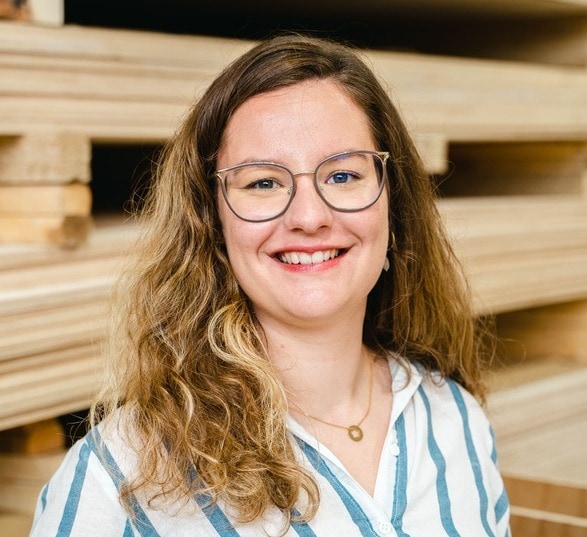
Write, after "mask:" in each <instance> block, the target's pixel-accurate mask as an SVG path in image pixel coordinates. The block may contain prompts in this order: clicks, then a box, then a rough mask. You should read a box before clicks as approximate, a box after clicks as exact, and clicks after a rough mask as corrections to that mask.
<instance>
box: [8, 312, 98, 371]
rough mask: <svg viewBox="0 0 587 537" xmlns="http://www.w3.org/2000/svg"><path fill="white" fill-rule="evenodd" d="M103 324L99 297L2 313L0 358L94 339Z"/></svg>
mask: <svg viewBox="0 0 587 537" xmlns="http://www.w3.org/2000/svg"><path fill="white" fill-rule="evenodd" d="M105 324H106V305H105V303H104V302H98V301H96V302H94V303H90V304H81V305H80V304H75V305H73V306H64V307H61V308H59V309H55V310H42V311H40V312H30V313H26V314H19V315H11V316H6V317H3V318H2V323H1V325H0V361H2V360H12V359H14V358H19V357H24V356H29V355H33V354H38V353H42V352H48V351H52V350H58V349H62V348H68V347H71V346H75V345H84V344H87V343H96V342H98V341H100V339H101V338H102V336H103V334H104V330H105ZM0 382H2V379H0Z"/></svg>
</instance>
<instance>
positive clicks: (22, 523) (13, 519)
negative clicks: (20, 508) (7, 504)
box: [0, 511, 33, 537]
mask: <svg viewBox="0 0 587 537" xmlns="http://www.w3.org/2000/svg"><path fill="white" fill-rule="evenodd" d="M32 523H33V516H32V515H30V514H26V515H25V514H18V513H5V512H1V511H0V528H2V529H0V536H1V537H28V535H29V533H30V531H31V525H32Z"/></svg>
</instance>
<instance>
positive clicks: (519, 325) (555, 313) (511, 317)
mask: <svg viewBox="0 0 587 537" xmlns="http://www.w3.org/2000/svg"><path fill="white" fill-rule="evenodd" d="M586 327H587V301H586V300H579V301H574V302H568V303H562V304H551V305H548V306H543V307H541V308H531V309H528V310H522V311H513V312H509V313H505V314H503V315H500V316H498V318H497V329H498V333H499V336H500V338H501V339H502V340H503V341H504V345H505V348H506V350H507V352H508V355H509V356H511V357H513V358H514V359H518V360H520V359H522V358H523V357H524V356H528V357H531V358H532V359H536V358H545V357H550V356H558V357H561V358H564V359H565V360H567V361H569V360H570V361H574V362H583V363H585V364H587V330H586Z"/></svg>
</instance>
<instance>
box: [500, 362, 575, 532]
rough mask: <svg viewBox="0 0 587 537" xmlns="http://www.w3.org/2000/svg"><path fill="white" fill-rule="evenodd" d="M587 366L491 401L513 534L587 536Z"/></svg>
mask: <svg viewBox="0 0 587 537" xmlns="http://www.w3.org/2000/svg"><path fill="white" fill-rule="evenodd" d="M586 383H587V367H586V365H585V364H584V365H583V366H582V367H575V369H574V370H573V371H569V372H566V373H559V374H556V375H552V376H550V377H547V378H542V379H538V380H534V381H532V382H525V383H523V384H520V385H517V386H514V387H510V388H507V389H502V390H499V391H496V392H495V393H493V394H492V395H491V398H490V401H489V408H490V414H491V418H492V422H493V424H494V427H495V432H496V441H497V444H498V446H499V454H500V467H501V470H502V472H503V473H504V476H505V480H506V486H507V489H508V494H509V496H510V501H511V504H512V534H513V535H520V536H533V535H544V536H546V537H550V536H553V537H554V536H558V535H577V536H580V535H581V536H582V535H586V534H587V465H586V464H585V457H586V452H585V445H586V443H587V391H586V390H585V385H586Z"/></svg>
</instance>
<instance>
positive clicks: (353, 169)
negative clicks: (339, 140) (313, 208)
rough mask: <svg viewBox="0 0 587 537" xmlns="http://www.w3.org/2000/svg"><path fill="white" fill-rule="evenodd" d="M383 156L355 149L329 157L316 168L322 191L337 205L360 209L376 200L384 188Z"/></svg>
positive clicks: (326, 199) (318, 183)
mask: <svg viewBox="0 0 587 537" xmlns="http://www.w3.org/2000/svg"><path fill="white" fill-rule="evenodd" d="M383 169H384V164H383V160H382V159H381V157H380V156H379V155H377V154H376V153H370V152H368V151H355V152H352V153H345V154H342V155H337V156H334V157H332V158H329V159H327V160H325V161H324V162H322V164H320V166H318V169H317V170H316V182H317V186H318V190H319V192H320V195H321V196H322V197H323V198H324V200H325V201H326V202H327V203H328V204H329V205H330V206H331V207H334V208H335V209H339V210H341V211H358V210H361V209H364V208H366V207H368V206H369V205H371V204H373V203H374V202H375V201H376V200H377V198H378V197H379V194H380V193H381V190H382V189H383V176H384V175H383Z"/></svg>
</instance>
